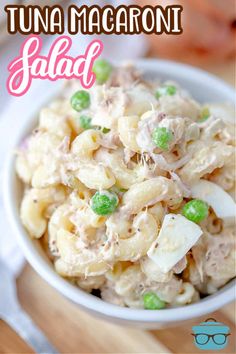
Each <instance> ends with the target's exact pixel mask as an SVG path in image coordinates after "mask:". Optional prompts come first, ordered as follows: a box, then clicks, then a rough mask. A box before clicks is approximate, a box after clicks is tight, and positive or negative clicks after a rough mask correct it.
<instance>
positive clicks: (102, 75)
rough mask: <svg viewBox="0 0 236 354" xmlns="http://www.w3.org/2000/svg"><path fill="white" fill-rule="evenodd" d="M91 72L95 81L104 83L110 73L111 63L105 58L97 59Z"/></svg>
mask: <svg viewBox="0 0 236 354" xmlns="http://www.w3.org/2000/svg"><path fill="white" fill-rule="evenodd" d="M93 72H94V74H95V75H96V81H97V83H98V84H104V83H105V82H106V81H107V80H108V79H109V77H110V75H111V72H112V65H111V64H110V63H109V62H108V61H107V60H105V59H97V60H96V61H95V63H94V65H93Z"/></svg>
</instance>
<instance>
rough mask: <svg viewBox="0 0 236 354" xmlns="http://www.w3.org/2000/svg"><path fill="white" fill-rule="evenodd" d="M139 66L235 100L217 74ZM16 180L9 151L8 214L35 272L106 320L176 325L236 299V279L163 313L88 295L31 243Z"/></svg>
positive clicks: (150, 63) (149, 62)
mask: <svg viewBox="0 0 236 354" xmlns="http://www.w3.org/2000/svg"><path fill="white" fill-rule="evenodd" d="M135 65H136V66H137V67H140V68H142V69H143V70H144V71H145V69H149V70H150V67H152V68H153V70H155V66H156V65H158V68H159V69H160V68H161V69H162V70H163V71H164V72H168V75H171V73H172V72H174V73H175V74H176V71H177V70H179V72H181V77H183V76H184V77H189V76H190V75H191V76H192V81H195V82H196V81H198V80H201V81H202V80H206V79H207V80H208V82H209V81H210V82H211V84H212V85H214V86H218V88H219V89H222V90H223V91H224V92H225V96H227V97H228V99H229V100H230V101H232V102H233V100H234V90H233V88H232V87H230V86H229V85H228V84H226V83H225V82H224V81H223V80H221V79H219V78H217V77H215V76H214V75H212V74H209V73H208V72H205V71H204V70H201V69H198V68H195V67H192V66H190V65H185V64H179V63H176V62H172V61H167V60H158V59H142V60H136V61H135ZM52 91H53V92H52V95H51V96H52V97H53V96H55V94H56V93H59V91H60V89H59V85H57V88H56V89H55V90H52ZM49 96H50V95H49ZM48 101H49V99H48V96H47V99H43V98H42V99H41V100H40V102H41V103H40V104H39V105H38V106H42V104H46V103H47V102H48ZM21 104H24V100H22V102H21ZM31 111H32V110H31ZM35 112H38V110H34V113H35ZM32 115H33V111H32V112H31V113H29V116H31V118H30V120H27V121H26V122H25V123H26V124H23V125H22V126H21V127H20V129H19V131H18V133H17V134H16V135H15V138H13V141H12V143H13V144H12V146H13V147H14V146H17V144H19V139H20V138H22V137H23V136H24V134H25V133H26V131H27V129H26V127H28V122H29V121H33V117H32ZM14 178H15V156H14V155H13V154H12V151H9V152H8V154H7V157H6V160H5V164H4V172H3V198H4V204H5V208H6V212H7V218H8V221H9V223H10V225H11V227H12V229H13V232H14V233H15V235H16V238H17V242H18V244H19V245H20V247H21V249H22V251H23V253H24V255H25V257H26V259H27V260H28V262H29V263H30V264H31V265H32V267H33V268H34V270H35V271H36V272H37V273H39V275H40V276H41V277H42V278H43V279H44V280H46V281H47V282H48V283H49V284H50V285H51V286H53V287H54V288H55V289H57V290H58V291H59V292H60V293H61V294H63V295H64V296H65V297H67V298H68V299H70V300H71V301H73V302H74V303H76V304H78V305H80V306H81V307H83V308H86V309H88V310H90V311H92V312H95V313H97V314H100V315H102V316H104V317H106V318H111V319H117V320H126V321H128V322H137V321H138V322H140V323H159V322H161V323H174V322H179V321H183V320H189V319H193V318H196V317H199V316H202V315H205V314H207V313H210V312H213V311H215V310H217V309H219V308H220V307H222V306H224V305H226V304H227V303H229V302H231V301H233V300H234V298H235V285H234V283H235V282H234V280H232V281H231V282H230V283H229V284H228V285H226V286H225V287H223V288H222V289H221V290H219V291H217V292H216V293H215V294H213V295H209V296H207V297H206V298H204V299H201V300H200V301H199V302H197V303H194V304H189V305H186V306H181V307H175V308H168V309H163V310H161V311H147V310H143V309H134V308H126V307H120V306H117V305H113V304H110V303H108V302H105V301H104V300H101V299H99V298H97V297H95V296H93V295H91V294H89V293H86V292H85V291H84V290H82V289H80V288H78V287H75V286H74V285H72V284H70V283H69V282H68V281H66V280H65V279H63V278H62V277H61V276H60V275H58V274H57V273H56V272H55V270H53V268H52V267H50V265H49V264H48V263H47V262H46V260H44V259H43V257H42V256H41V255H40V253H39V252H38V251H37V249H36V247H35V246H34V244H35V242H37V240H36V241H34V240H31V239H30V237H29V236H28V234H27V232H26V231H25V229H24V227H23V226H22V224H21V222H20V218H19V213H18V210H17V209H18V208H17V206H16V203H14V201H15V198H14Z"/></svg>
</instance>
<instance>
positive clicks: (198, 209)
mask: <svg viewBox="0 0 236 354" xmlns="http://www.w3.org/2000/svg"><path fill="white" fill-rule="evenodd" d="M208 209H209V208H208V205H207V204H206V203H205V202H204V201H203V200H200V199H193V200H190V202H188V203H186V204H185V206H184V207H183V209H182V214H183V215H184V216H185V217H186V218H187V219H189V220H191V221H193V222H196V223H198V222H200V221H202V220H204V219H205V218H206V217H207V215H208Z"/></svg>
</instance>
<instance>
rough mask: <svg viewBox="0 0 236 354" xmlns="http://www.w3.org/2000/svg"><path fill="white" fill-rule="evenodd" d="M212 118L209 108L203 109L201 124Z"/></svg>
mask: <svg viewBox="0 0 236 354" xmlns="http://www.w3.org/2000/svg"><path fill="white" fill-rule="evenodd" d="M209 117H210V111H209V108H208V107H203V109H202V110H201V113H200V118H199V120H198V121H199V122H205V120H207V119H208V118H209Z"/></svg>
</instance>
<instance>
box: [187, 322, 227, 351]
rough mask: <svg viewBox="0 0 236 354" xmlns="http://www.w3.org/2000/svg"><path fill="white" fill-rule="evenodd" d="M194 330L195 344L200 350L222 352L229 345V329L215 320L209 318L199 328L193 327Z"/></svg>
mask: <svg viewBox="0 0 236 354" xmlns="http://www.w3.org/2000/svg"><path fill="white" fill-rule="evenodd" d="M192 330H193V333H192V335H193V336H194V343H195V345H196V347H197V348H199V349H202V350H220V349H223V348H225V347H226V346H227V344H228V336H229V335H230V333H229V331H230V329H229V327H228V326H226V325H225V324H224V323H221V322H217V321H216V320H215V319H214V318H208V319H207V320H206V321H205V322H201V323H200V324H199V325H198V326H193V327H192Z"/></svg>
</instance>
